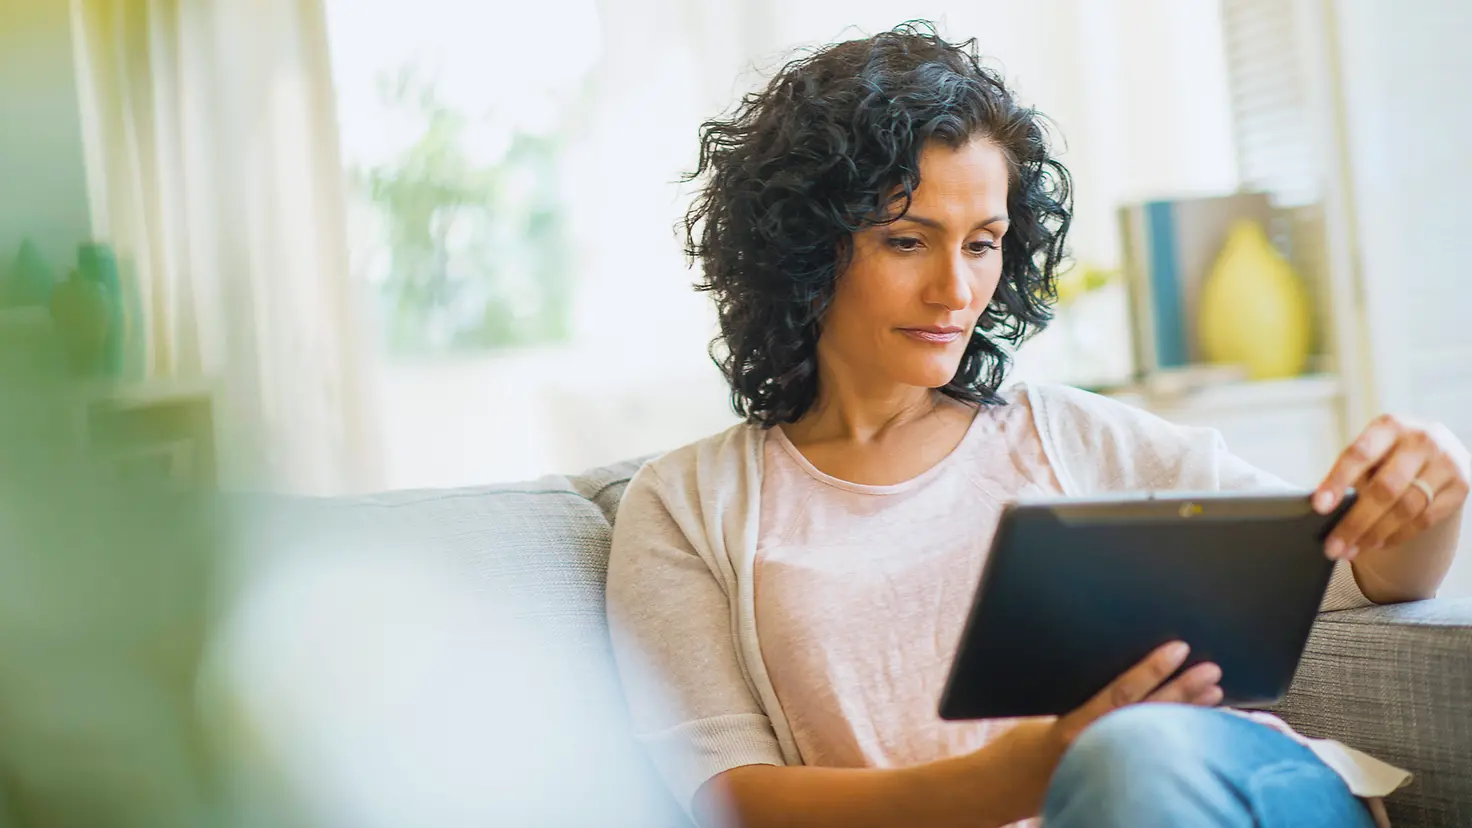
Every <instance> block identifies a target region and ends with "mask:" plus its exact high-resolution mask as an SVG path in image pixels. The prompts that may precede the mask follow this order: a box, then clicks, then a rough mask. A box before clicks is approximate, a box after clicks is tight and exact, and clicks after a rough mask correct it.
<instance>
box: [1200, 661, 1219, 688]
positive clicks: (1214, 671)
mask: <svg viewBox="0 0 1472 828" xmlns="http://www.w3.org/2000/svg"><path fill="white" fill-rule="evenodd" d="M1201 672H1202V678H1203V679H1205V680H1206V681H1207V682H1208V683H1210V684H1216V683H1217V682H1219V681H1221V680H1222V668H1220V667H1218V666H1217V665H1215V664H1208V665H1206V666H1205V667H1203V668H1201Z"/></svg>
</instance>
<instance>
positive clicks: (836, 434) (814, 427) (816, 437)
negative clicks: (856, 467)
mask: <svg viewBox="0 0 1472 828" xmlns="http://www.w3.org/2000/svg"><path fill="white" fill-rule="evenodd" d="M947 403H952V404H954V403H953V401H952V400H950V399H949V398H948V397H946V396H945V395H943V394H941V393H940V392H938V391H936V390H934V389H931V388H917V387H915V386H897V387H894V388H891V389H887V390H885V391H882V392H879V393H875V392H874V391H873V390H872V389H870V390H867V391H860V390H859V389H845V388H844V387H843V386H842V384H840V383H820V391H819V393H818V399H817V400H815V401H814V403H813V406H812V408H810V409H808V412H807V413H806V414H804V415H803V416H802V418H801V419H799V420H798V421H797V422H795V423H791V424H789V425H787V426H784V427H783V430H784V431H785V432H786V433H787V437H788V439H789V440H792V441H793V442H794V443H796V444H803V443H834V442H839V443H848V444H852V445H867V444H872V443H875V442H878V441H880V440H882V439H883V438H884V437H885V436H886V435H887V434H889V433H890V432H892V431H895V430H897V429H903V428H904V427H905V426H909V425H912V424H915V423H917V422H919V421H921V420H926V419H930V418H931V417H933V416H934V415H935V414H936V413H937V411H941V410H942V409H945V408H948V407H949V406H948V405H947Z"/></svg>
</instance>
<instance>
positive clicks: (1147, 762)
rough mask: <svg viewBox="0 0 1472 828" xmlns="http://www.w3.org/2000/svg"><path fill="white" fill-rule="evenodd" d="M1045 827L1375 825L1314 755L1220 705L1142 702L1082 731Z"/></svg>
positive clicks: (1053, 793) (1057, 776) (1056, 779)
mask: <svg viewBox="0 0 1472 828" xmlns="http://www.w3.org/2000/svg"><path fill="white" fill-rule="evenodd" d="M1043 822H1044V824H1045V825H1046V826H1047V828H1081V827H1082V826H1090V828H1109V826H1126V825H1127V826H1132V828H1133V827H1134V826H1138V828H1156V827H1157V826H1159V827H1160V828H1166V826H1180V825H1189V826H1207V828H1239V827H1240V828H1289V827H1290V826H1291V828H1317V826H1325V828H1327V826H1334V828H1339V827H1340V826H1350V828H1373V826H1374V824H1375V823H1374V819H1373V818H1372V817H1371V815H1370V811H1369V809H1368V808H1366V807H1365V805H1364V803H1363V802H1361V801H1360V800H1359V799H1357V798H1356V797H1355V796H1354V795H1353V794H1351V793H1350V792H1349V788H1348V787H1347V786H1346V785H1345V784H1344V781H1343V780H1342V779H1340V778H1339V776H1338V775H1337V774H1335V773H1334V771H1332V770H1330V769H1329V767H1328V766H1327V765H1325V764H1324V763H1323V762H1322V761H1320V760H1319V758H1318V757H1317V756H1315V755H1314V753H1313V751H1311V750H1309V749H1308V748H1306V747H1304V746H1303V745H1300V744H1298V743H1297V742H1295V741H1293V740H1292V739H1290V738H1288V737H1287V736H1285V735H1283V734H1282V733H1279V732H1277V731H1275V730H1273V729H1272V728H1269V727H1265V726H1263V725H1260V724H1258V723H1256V722H1253V721H1249V720H1247V719H1244V718H1242V717H1240V716H1235V715H1233V714H1231V713H1227V712H1224V711H1221V710H1212V709H1209V708H1203V707H1187V706H1184V705H1174V704H1141V705H1134V706H1132V707H1126V708H1124V709H1121V710H1117V711H1115V712H1113V713H1111V714H1109V715H1108V716H1105V717H1104V718H1102V719H1100V720H1099V721H1097V722H1095V723H1094V724H1093V726H1091V727H1090V728H1089V729H1088V730H1086V731H1084V733H1083V735H1081V736H1080V737H1079V738H1078V740H1077V741H1075V742H1074V744H1073V747H1072V748H1070V749H1069V751H1068V753H1066V754H1064V757H1063V761H1062V762H1061V763H1060V764H1059V766H1058V769H1057V771H1056V772H1055V773H1054V774H1053V780H1052V783H1051V784H1050V785H1049V787H1048V795H1047V801H1046V803H1045V804H1044V806H1043Z"/></svg>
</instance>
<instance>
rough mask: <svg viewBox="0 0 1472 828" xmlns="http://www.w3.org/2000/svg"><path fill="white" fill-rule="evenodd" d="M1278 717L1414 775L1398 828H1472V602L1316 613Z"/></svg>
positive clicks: (1398, 803) (1396, 811)
mask: <svg viewBox="0 0 1472 828" xmlns="http://www.w3.org/2000/svg"><path fill="white" fill-rule="evenodd" d="M1276 712H1277V713H1278V714H1279V715H1280V716H1282V717H1283V718H1284V719H1286V720H1287V721H1288V722H1290V723H1291V724H1293V726H1294V727H1295V728H1297V729H1298V730H1300V731H1302V732H1303V733H1305V734H1307V735H1309V736H1317V737H1320V738H1330V739H1338V740H1339V741H1341V742H1344V743H1346V744H1349V745H1352V746H1354V747H1357V748H1359V749H1361V750H1364V751H1366V752H1368V753H1370V754H1372V755H1374V756H1377V757H1379V758H1381V759H1384V760H1385V761H1387V762H1390V763H1391V764H1394V765H1398V766H1400V767H1403V768H1406V769H1407V770H1410V771H1411V772H1413V773H1414V774H1415V777H1416V778H1415V780H1414V781H1413V782H1412V784H1411V785H1410V786H1409V787H1407V788H1405V789H1403V790H1401V791H1399V792H1398V793H1396V794H1395V795H1394V796H1392V797H1390V798H1388V799H1387V800H1386V807H1387V809H1388V810H1389V812H1390V816H1391V820H1392V822H1394V824H1395V825H1396V826H1398V827H1399V826H1432V825H1438V826H1439V825H1472V600H1459V601H1420V602H1417V603H1414V604H1401V605H1398V606H1385V607H1371V608H1368V609H1359V610H1345V611H1343V612H1335V613H1328V614H1326V615H1323V616H1321V617H1320V619H1319V622H1318V624H1317V625H1316V626H1315V629H1314V633H1313V636H1312V637H1311V638H1310V639H1309V644H1308V649H1307V650H1306V651H1305V652H1304V656H1303V661H1302V662H1301V663H1300V665H1299V669H1298V675H1297V677H1296V678H1295V679H1294V682H1293V689H1292V691H1291V692H1290V693H1289V696H1288V698H1286V699H1284V701H1283V703H1282V704H1281V705H1279V706H1278V709H1277V711H1276Z"/></svg>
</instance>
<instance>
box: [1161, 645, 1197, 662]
mask: <svg viewBox="0 0 1472 828" xmlns="http://www.w3.org/2000/svg"><path fill="white" fill-rule="evenodd" d="M1190 652H1191V646H1190V645H1189V644H1187V643H1186V642H1184V641H1176V642H1174V643H1172V644H1171V645H1170V646H1169V647H1166V648H1165V654H1166V656H1167V657H1169V658H1170V660H1171V661H1181V660H1183V659H1185V657H1186V655H1187V654H1188V653H1190Z"/></svg>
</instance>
